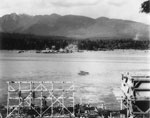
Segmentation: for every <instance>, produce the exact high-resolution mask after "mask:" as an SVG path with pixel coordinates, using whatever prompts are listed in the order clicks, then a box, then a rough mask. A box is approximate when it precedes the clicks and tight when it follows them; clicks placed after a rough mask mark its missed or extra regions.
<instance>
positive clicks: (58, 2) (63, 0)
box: [50, 0, 100, 7]
mask: <svg viewBox="0 0 150 118" xmlns="http://www.w3.org/2000/svg"><path fill="white" fill-rule="evenodd" d="M99 2H100V0H51V1H50V3H51V4H52V5H54V6H59V7H74V6H91V5H96V4H98V3H99Z"/></svg>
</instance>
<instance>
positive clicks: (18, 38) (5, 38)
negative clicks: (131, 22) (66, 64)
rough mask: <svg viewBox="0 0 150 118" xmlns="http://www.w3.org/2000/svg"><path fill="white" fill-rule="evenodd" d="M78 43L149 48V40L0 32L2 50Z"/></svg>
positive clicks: (92, 47)
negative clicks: (81, 37)
mask: <svg viewBox="0 0 150 118" xmlns="http://www.w3.org/2000/svg"><path fill="white" fill-rule="evenodd" d="M69 44H76V45H77V46H78V48H79V50H113V49H149V44H150V41H149V40H133V39H130V38H126V39H123V38H121V39H115V38H112V39H102V38H96V39H94V40H92V39H90V38H88V39H75V38H68V37H62V36H37V35H31V34H17V33H0V49H1V50H15V49H16V50H42V49H45V48H46V47H48V48H51V47H52V46H53V45H55V47H56V49H60V48H65V47H66V46H67V45H69Z"/></svg>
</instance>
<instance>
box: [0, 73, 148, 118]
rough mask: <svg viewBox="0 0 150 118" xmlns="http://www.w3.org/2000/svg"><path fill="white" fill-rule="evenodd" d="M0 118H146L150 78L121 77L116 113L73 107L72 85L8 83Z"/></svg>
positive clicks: (125, 75)
mask: <svg viewBox="0 0 150 118" xmlns="http://www.w3.org/2000/svg"><path fill="white" fill-rule="evenodd" d="M7 84H8V93H7V95H8V97H7V106H6V107H3V108H0V109H1V111H0V118H58V117H63V118H149V117H150V88H149V87H150V76H135V75H130V74H129V73H127V74H123V75H122V83H121V90H122V93H123V95H122V96H120V98H121V99H120V101H121V102H120V103H121V108H120V110H110V109H107V108H106V107H105V104H102V105H101V106H102V107H101V108H98V107H95V106H92V105H90V104H88V103H87V104H75V92H76V91H75V85H74V82H68V81H66V82H64V81H8V82H7Z"/></svg>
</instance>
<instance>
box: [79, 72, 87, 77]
mask: <svg viewBox="0 0 150 118" xmlns="http://www.w3.org/2000/svg"><path fill="white" fill-rule="evenodd" d="M78 75H82V76H84V75H89V72H86V71H80V72H79V73H78Z"/></svg>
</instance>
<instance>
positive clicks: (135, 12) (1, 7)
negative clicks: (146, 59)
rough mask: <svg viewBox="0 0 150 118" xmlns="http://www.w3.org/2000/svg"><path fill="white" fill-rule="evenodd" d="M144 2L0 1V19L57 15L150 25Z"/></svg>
mask: <svg viewBox="0 0 150 118" xmlns="http://www.w3.org/2000/svg"><path fill="white" fill-rule="evenodd" d="M143 1H145V0H0V17H1V16H3V15H5V14H10V13H17V14H28V15H50V14H52V13H57V14H60V15H68V14H73V15H83V16H88V17H92V18H98V17H108V18H116V19H125V20H133V21H137V22H142V23H146V24H149V25H150V15H149V14H145V13H141V12H140V5H141V3H142V2H143Z"/></svg>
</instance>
